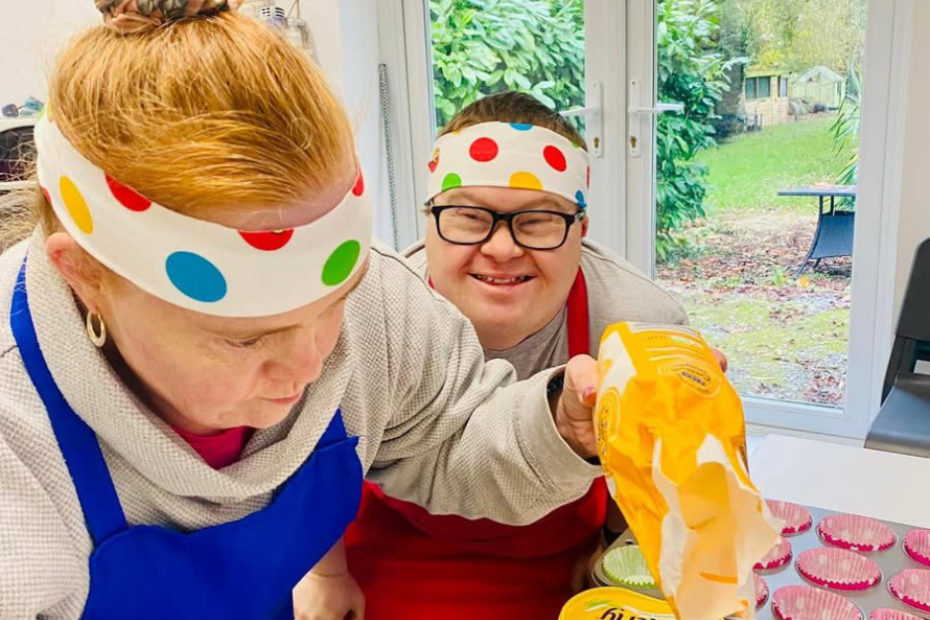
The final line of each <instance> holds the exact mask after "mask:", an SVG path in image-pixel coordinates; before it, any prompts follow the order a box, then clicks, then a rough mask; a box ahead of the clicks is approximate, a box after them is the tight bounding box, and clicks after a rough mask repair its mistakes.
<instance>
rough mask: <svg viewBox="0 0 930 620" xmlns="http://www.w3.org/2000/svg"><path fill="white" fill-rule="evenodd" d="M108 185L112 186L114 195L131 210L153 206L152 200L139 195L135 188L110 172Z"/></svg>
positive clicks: (111, 189)
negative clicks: (112, 175)
mask: <svg viewBox="0 0 930 620" xmlns="http://www.w3.org/2000/svg"><path fill="white" fill-rule="evenodd" d="M107 185H108V186H110V191H111V192H113V197H114V198H116V199H117V200H118V201H119V203H120V204H121V205H123V206H124V207H126V208H127V209H129V210H130V211H145V210H146V209H148V208H149V207H151V206H152V201H151V200H149V199H148V198H146V197H144V196H141V195H139V194H138V193H136V191H135V190H133V189H130V188H129V187H127V186H125V185H123V184H122V183H120V182H119V181H117V180H116V179H114V178H113V177H111V176H110V175H109V174H108V175H107Z"/></svg>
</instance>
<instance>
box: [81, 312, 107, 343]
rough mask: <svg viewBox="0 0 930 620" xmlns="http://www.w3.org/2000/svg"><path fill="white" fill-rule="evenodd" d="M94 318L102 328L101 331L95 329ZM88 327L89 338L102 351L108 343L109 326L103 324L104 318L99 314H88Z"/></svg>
mask: <svg viewBox="0 0 930 620" xmlns="http://www.w3.org/2000/svg"><path fill="white" fill-rule="evenodd" d="M94 317H96V318H97V325H99V326H100V328H99V331H98V330H97V329H95V328H94ZM86 327H87V337H88V338H90V341H91V342H92V343H94V346H95V347H97V348H98V349H102V348H103V345H105V344H106V343H107V324H106V323H104V322H103V317H102V316H101V315H100V313H99V312H88V313H87V322H86Z"/></svg>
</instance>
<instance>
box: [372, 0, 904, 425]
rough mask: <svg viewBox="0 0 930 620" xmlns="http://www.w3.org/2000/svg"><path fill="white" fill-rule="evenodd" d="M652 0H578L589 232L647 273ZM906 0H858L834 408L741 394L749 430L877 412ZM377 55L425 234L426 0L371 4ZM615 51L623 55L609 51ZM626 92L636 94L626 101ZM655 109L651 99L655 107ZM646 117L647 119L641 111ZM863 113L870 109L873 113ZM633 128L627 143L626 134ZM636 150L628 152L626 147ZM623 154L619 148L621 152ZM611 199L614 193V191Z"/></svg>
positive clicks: (430, 116)
mask: <svg viewBox="0 0 930 620" xmlns="http://www.w3.org/2000/svg"><path fill="white" fill-rule="evenodd" d="M654 7H655V5H654V3H653V0H625V1H624V2H619V1H618V0H587V1H586V3H585V21H586V25H587V27H586V67H585V72H586V81H587V82H588V89H587V91H588V93H589V94H590V93H591V92H592V90H593V89H591V88H590V85H591V83H592V82H597V83H599V84H600V86H601V88H602V95H601V97H600V100H599V101H593V100H591V99H590V98H589V99H588V101H587V104H586V107H589V108H595V107H598V108H600V114H601V119H600V120H601V126H602V140H603V143H602V150H603V155H602V156H601V157H593V158H592V190H591V204H592V206H593V208H592V212H591V217H592V219H593V221H594V222H595V226H592V228H591V229H592V236H593V237H594V238H595V239H596V240H598V241H600V242H602V243H605V244H606V245H607V246H608V247H610V248H611V249H613V250H614V251H616V252H618V253H619V254H621V255H622V256H625V257H626V258H627V259H628V260H630V261H631V262H632V263H633V264H634V265H636V266H638V267H639V268H640V269H642V270H643V271H644V272H646V273H647V274H648V275H650V276H653V275H654V263H653V253H654V240H655V214H654V208H653V209H651V210H650V211H648V212H647V210H646V209H643V208H635V205H654V204H655V196H654V186H653V183H652V180H653V178H654V167H655V157H654V147H653V145H654V135H655V123H654V122H653V121H654V116H652V114H642V113H632V111H633V110H637V109H638V110H647V111H651V112H652V113H657V112H661V111H662V110H661V109H660V110H656V109H654V108H650V106H648V105H645V104H646V103H648V102H650V101H654V100H655V82H654V79H651V80H650V79H647V80H645V81H644V80H642V78H641V76H643V75H646V76H654V67H652V68H651V69H649V71H646V68H648V67H649V65H648V64H647V63H654V62H655V59H654V51H653V50H654V49H655V39H654V23H655V12H654ZM912 9H913V0H869V26H868V33H867V41H866V49H867V50H868V54H866V66H865V75H866V78H865V79H866V80H867V85H866V88H865V92H864V97H863V103H862V109H863V117H864V118H865V119H866V122H865V123H864V124H863V129H862V135H861V139H860V144H861V147H860V152H861V158H860V193H859V199H858V204H857V215H856V240H855V248H854V252H855V256H856V269H855V270H854V272H853V280H852V286H853V299H854V303H853V308H852V312H851V318H850V324H851V329H850V349H849V359H850V366H849V374H848V379H847V393H846V403H847V405H846V408H845V409H843V410H838V409H833V408H828V407H819V406H814V405H805V404H795V403H788V402H783V401H771V400H766V399H760V398H753V397H747V398H745V399H744V407H745V411H746V417H747V420H748V422H749V423H750V424H751V425H753V426H755V427H758V428H765V429H767V430H772V429H775V430H782V431H786V432H802V433H818V434H826V435H835V436H838V437H845V438H852V439H854V440H861V439H862V438H864V437H865V435H866V433H867V431H868V427H869V424H870V423H871V420H872V418H873V417H874V415H875V413H876V412H877V410H878V405H879V400H880V391H881V382H882V379H883V377H884V372H885V367H886V364H887V360H888V354H889V352H890V344H891V334H892V325H893V316H892V312H893V297H894V269H895V259H896V249H897V218H898V207H899V202H900V200H899V195H900V187H901V180H902V171H903V164H902V161H901V158H902V154H903V152H904V149H903V144H904V121H905V116H906V104H907V97H906V96H905V95H906V93H907V73H908V61H909V47H910V36H911V32H910V30H911V23H910V19H909V17H910V15H911V12H912ZM378 13H379V15H378V19H379V35H380V37H381V44H380V48H381V54H382V60H381V62H382V63H384V64H386V65H387V66H388V70H389V73H390V75H391V84H392V105H393V106H394V107H393V113H392V119H393V122H394V123H395V125H394V129H395V136H402V139H398V140H396V142H395V143H396V144H397V148H396V151H397V152H396V153H395V157H396V162H397V172H398V175H399V176H400V178H399V179H398V187H401V186H403V187H404V188H405V189H404V190H403V192H399V193H402V194H403V196H404V199H403V201H400V200H399V201H398V202H399V205H398V208H399V213H398V221H399V223H400V224H401V225H402V226H403V228H402V230H400V231H399V236H400V238H401V239H403V240H405V242H410V241H412V240H414V239H418V238H421V237H422V236H423V235H424V234H425V227H426V218H425V217H424V216H423V214H422V205H423V203H424V202H425V199H426V186H427V182H426V176H427V167H426V165H425V163H424V162H427V161H429V158H430V156H431V153H432V140H433V129H432V128H433V127H434V126H435V111H434V109H433V103H432V102H433V92H432V80H431V77H432V61H431V56H430V47H429V46H430V38H429V27H430V23H429V12H428V8H427V2H426V0H397V1H396V2H379V3H378ZM624 57H625V58H626V63H624V62H619V61H618V59H623V58H624ZM633 99H636V100H635V101H634V100H633ZM655 108H661V106H655ZM645 119H651V120H645ZM869 119H876V120H874V121H872V120H869ZM631 133H638V134H639V135H638V136H637V137H638V142H637V146H638V147H639V148H638V149H635V148H633V147H632V146H631V144H630V143H629V141H628V138H629V137H630V135H631ZM634 153H635V156H633V154H634ZM628 155H629V156H628ZM616 197H624V198H625V200H623V199H618V198H616Z"/></svg>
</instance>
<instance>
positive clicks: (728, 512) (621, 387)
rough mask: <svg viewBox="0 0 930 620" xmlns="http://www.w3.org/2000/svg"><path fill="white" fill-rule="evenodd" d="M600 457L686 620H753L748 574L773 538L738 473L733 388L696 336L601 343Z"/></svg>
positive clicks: (617, 336)
mask: <svg viewBox="0 0 930 620" xmlns="http://www.w3.org/2000/svg"><path fill="white" fill-rule="evenodd" d="M598 368H599V373H600V389H599V391H598V401H597V407H596V416H597V419H596V423H597V431H598V452H599V456H600V459H601V463H602V465H603V467H604V471H605V473H606V478H607V483H608V486H609V487H610V490H611V494H612V495H613V497H614V499H615V500H616V501H617V504H619V506H620V508H621V510H622V511H623V514H624V516H625V517H626V519H627V522H628V523H629V525H630V528H631V529H632V532H633V535H634V536H635V537H636V540H637V542H638V543H639V545H640V547H641V548H642V551H643V555H644V556H645V557H646V563H647V564H648V566H649V569H650V570H651V571H652V573H653V575H654V576H655V577H656V580H657V581H658V583H659V587H660V589H661V591H662V593H663V595H664V596H665V597H666V600H667V601H668V604H669V605H670V606H671V608H672V610H673V611H674V613H675V614H676V615H677V616H678V617H679V618H681V619H682V620H718V619H719V618H723V617H725V616H729V615H734V614H736V615H740V616H743V617H747V618H751V617H754V612H755V593H754V592H753V580H752V570H753V565H754V564H755V563H756V561H758V560H759V559H760V558H761V557H762V556H763V555H765V553H766V552H767V551H768V550H769V549H770V548H771V547H772V546H773V545H774V544H775V543H776V542H778V540H779V528H778V527H777V524H776V523H775V521H774V520H773V519H772V518H771V516H770V515H769V513H768V509H767V507H766V506H765V502H764V501H763V500H762V497H761V496H760V495H759V492H758V491H757V490H756V488H755V486H754V485H753V484H752V481H751V480H750V479H749V474H748V471H747V468H746V464H745V458H746V457H745V454H746V452H745V450H746V438H745V425H744V422H743V410H742V405H741V403H740V400H739V397H738V396H737V394H736V391H735V390H734V389H733V387H732V386H731V385H730V383H729V382H728V381H727V379H726V377H725V375H724V374H723V371H722V370H721V369H720V367H719V366H718V364H717V362H716V360H715V359H714V357H713V354H712V353H711V350H710V348H709V347H708V346H707V344H706V343H705V342H704V340H703V339H702V338H701V336H700V335H699V334H698V333H697V332H696V331H694V330H691V329H688V328H686V327H678V326H674V327H671V326H657V325H648V324H637V323H619V324H617V325H613V326H611V327H610V328H609V329H608V330H607V331H606V332H605V334H604V336H603V338H602V339H601V350H600V356H599V360H598Z"/></svg>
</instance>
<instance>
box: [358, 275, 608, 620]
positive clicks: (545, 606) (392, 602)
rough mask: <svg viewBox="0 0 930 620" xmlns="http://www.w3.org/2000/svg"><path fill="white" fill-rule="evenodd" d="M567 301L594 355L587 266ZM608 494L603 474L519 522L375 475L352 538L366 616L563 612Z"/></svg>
mask: <svg viewBox="0 0 930 620" xmlns="http://www.w3.org/2000/svg"><path fill="white" fill-rule="evenodd" d="M567 306H568V348H569V354H570V355H571V356H575V355H580V354H583V353H587V352H588V349H589V342H590V339H589V327H588V299H587V290H586V287H585V281H584V276H583V275H582V273H581V271H580V270H579V271H578V276H577V278H576V279H575V284H574V285H573V286H572V290H571V293H570V294H569V298H568V304H567ZM607 499H608V495H607V487H606V485H605V483H604V480H603V479H598V480H597V481H596V482H595V483H594V484H593V485H592V486H591V489H590V490H589V491H588V494H587V495H585V496H584V497H582V498H581V499H580V500H578V501H576V502H574V503H573V504H569V505H568V506H563V507H562V508H559V509H558V510H556V511H554V512H552V513H550V514H549V515H548V516H546V517H544V518H542V519H541V520H539V521H537V522H536V523H534V524H532V525H528V526H525V527H514V526H509V525H502V524H500V523H496V522H493V521H489V520H487V519H479V520H469V519H465V518H462V517H458V516H452V515H442V516H436V515H431V514H429V513H428V512H427V511H426V510H425V509H423V508H421V507H420V506H417V505H415V504H410V503H408V502H403V501H400V500H397V499H394V498H391V497H388V496H386V495H384V493H383V492H382V491H381V489H380V488H379V487H378V486H377V485H374V484H371V483H366V484H365V490H364V493H363V495H362V504H361V507H360V509H359V513H358V517H357V518H356V520H355V523H353V524H352V525H351V526H349V529H348V530H347V531H346V538H345V540H346V546H347V550H348V557H349V568H350V570H351V572H352V575H353V576H354V577H355V579H356V580H358V582H359V584H360V585H361V587H362V590H364V592H365V597H366V600H367V602H366V612H365V618H366V620H427V619H433V618H442V619H443V620H475V619H476V618H480V619H481V620H513V619H514V618H540V619H544V620H549V619H555V618H557V617H558V615H559V612H560V611H561V609H562V606H563V605H564V604H565V603H566V602H567V601H568V599H569V598H571V597H572V595H573V594H574V592H573V590H572V585H571V584H572V579H573V577H575V576H576V573H578V571H583V570H584V568H585V567H586V566H587V560H588V559H589V556H590V555H591V554H592V553H593V551H594V549H595V546H596V544H597V540H598V535H599V533H600V531H601V528H602V527H603V525H604V521H605V519H606V513H607Z"/></svg>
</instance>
